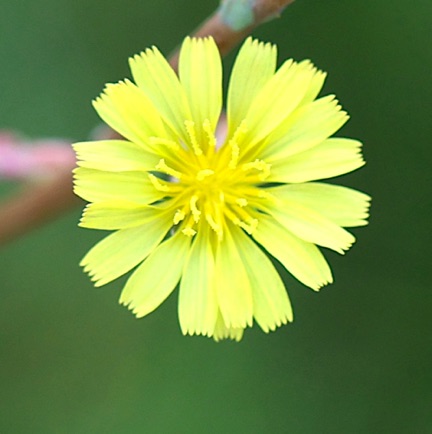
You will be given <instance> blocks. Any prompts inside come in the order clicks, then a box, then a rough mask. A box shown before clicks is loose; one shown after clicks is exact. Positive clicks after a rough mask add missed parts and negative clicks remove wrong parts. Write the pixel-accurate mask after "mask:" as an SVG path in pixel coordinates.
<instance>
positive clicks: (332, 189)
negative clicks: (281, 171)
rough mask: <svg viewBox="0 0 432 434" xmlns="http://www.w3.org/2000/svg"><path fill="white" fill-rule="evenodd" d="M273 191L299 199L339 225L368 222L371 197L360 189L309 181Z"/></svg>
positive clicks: (301, 202) (286, 197)
mask: <svg viewBox="0 0 432 434" xmlns="http://www.w3.org/2000/svg"><path fill="white" fill-rule="evenodd" d="M271 192H272V194H274V195H275V196H276V197H277V198H279V199H282V200H285V199H287V200H289V201H295V202H297V203H299V204H301V205H303V206H305V207H308V208H310V209H312V210H314V211H315V212H317V213H319V214H321V215H322V216H324V217H325V218H327V219H329V220H331V221H332V222H334V223H336V224H337V225H339V226H343V227H353V226H363V225H366V224H367V220H366V219H367V218H368V216H369V213H368V209H369V205H370V197H369V196H368V195H367V194H364V193H361V192H359V191H357V190H352V189H351V188H347V187H341V186H339V185H330V184H322V183H318V182H309V183H306V184H291V185H284V186H280V187H275V188H273V189H272V190H271Z"/></svg>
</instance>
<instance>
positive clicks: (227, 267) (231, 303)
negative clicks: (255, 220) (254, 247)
mask: <svg viewBox="0 0 432 434" xmlns="http://www.w3.org/2000/svg"><path fill="white" fill-rule="evenodd" d="M231 230H233V231H234V230H239V231H240V230H241V229H240V228H238V227H234V228H229V227H228V226H226V227H225V228H224V232H223V233H224V239H223V241H222V242H221V243H219V244H218V246H217V252H216V263H215V284H216V291H217V299H218V302H219V308H220V310H221V313H222V317H223V320H224V323H225V326H226V327H227V328H245V327H247V326H252V315H253V299H252V288H251V284H250V279H249V276H248V274H247V270H246V268H245V266H244V263H243V259H242V252H243V249H244V246H243V245H241V244H240V245H238V244H236V243H235V242H234V239H233V237H232V235H231Z"/></svg>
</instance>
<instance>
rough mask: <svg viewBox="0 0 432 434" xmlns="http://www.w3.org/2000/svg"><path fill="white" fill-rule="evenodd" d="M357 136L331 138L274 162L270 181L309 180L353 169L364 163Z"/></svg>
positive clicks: (340, 173) (341, 173)
mask: <svg viewBox="0 0 432 434" xmlns="http://www.w3.org/2000/svg"><path fill="white" fill-rule="evenodd" d="M360 149H361V143H360V142H358V141H357V140H352V139H342V138H331V139H327V140H325V141H324V142H322V143H321V144H320V145H318V146H315V147H314V148H312V149H309V150H308V151H305V152H301V153H300V154H296V155H294V156H292V157H290V158H286V159H284V160H278V161H275V162H273V164H272V168H271V174H270V176H269V178H268V179H267V181H269V182H293V183H297V182H307V181H314V180H317V179H325V178H331V177H333V176H338V175H343V174H344V173H348V172H352V171H353V170H355V169H358V168H359V167H361V166H363V165H364V164H365V162H364V160H363V158H362V156H361V151H360Z"/></svg>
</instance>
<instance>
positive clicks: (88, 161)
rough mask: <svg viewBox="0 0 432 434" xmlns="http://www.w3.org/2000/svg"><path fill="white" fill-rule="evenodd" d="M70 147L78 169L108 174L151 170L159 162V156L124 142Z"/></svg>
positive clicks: (117, 141) (95, 143) (91, 143)
mask: <svg viewBox="0 0 432 434" xmlns="http://www.w3.org/2000/svg"><path fill="white" fill-rule="evenodd" d="M72 147H73V149H74V150H75V152H76V154H77V159H78V163H77V164H78V165H79V166H80V167H87V168H90V169H98V170H106V171H109V172H121V171H126V170H152V169H154V167H155V165H156V164H157V163H158V162H159V160H160V156H158V155H156V154H154V153H152V152H148V150H146V149H145V148H144V147H143V146H140V145H137V144H135V143H132V142H127V141H125V140H98V141H96V142H81V143H75V144H74V145H72Z"/></svg>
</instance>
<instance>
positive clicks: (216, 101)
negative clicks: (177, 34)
mask: <svg viewBox="0 0 432 434" xmlns="http://www.w3.org/2000/svg"><path fill="white" fill-rule="evenodd" d="M179 75H180V82H181V84H182V86H183V88H184V90H185V93H186V96H187V99H188V102H189V107H190V110H191V114H192V118H191V120H192V119H193V121H194V123H195V125H196V126H197V136H198V137H197V139H198V141H199V142H201V143H205V142H206V141H207V140H208V137H207V136H206V133H205V131H204V130H203V128H202V126H203V124H204V122H205V121H207V120H208V121H210V127H211V130H212V131H214V130H215V129H216V124H217V121H218V119H219V115H220V111H221V108H222V64H221V58H220V54H219V50H218V48H217V46H216V44H215V42H214V40H213V38H186V39H185V40H184V42H183V45H182V48H181V51H180V60H179Z"/></svg>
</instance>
